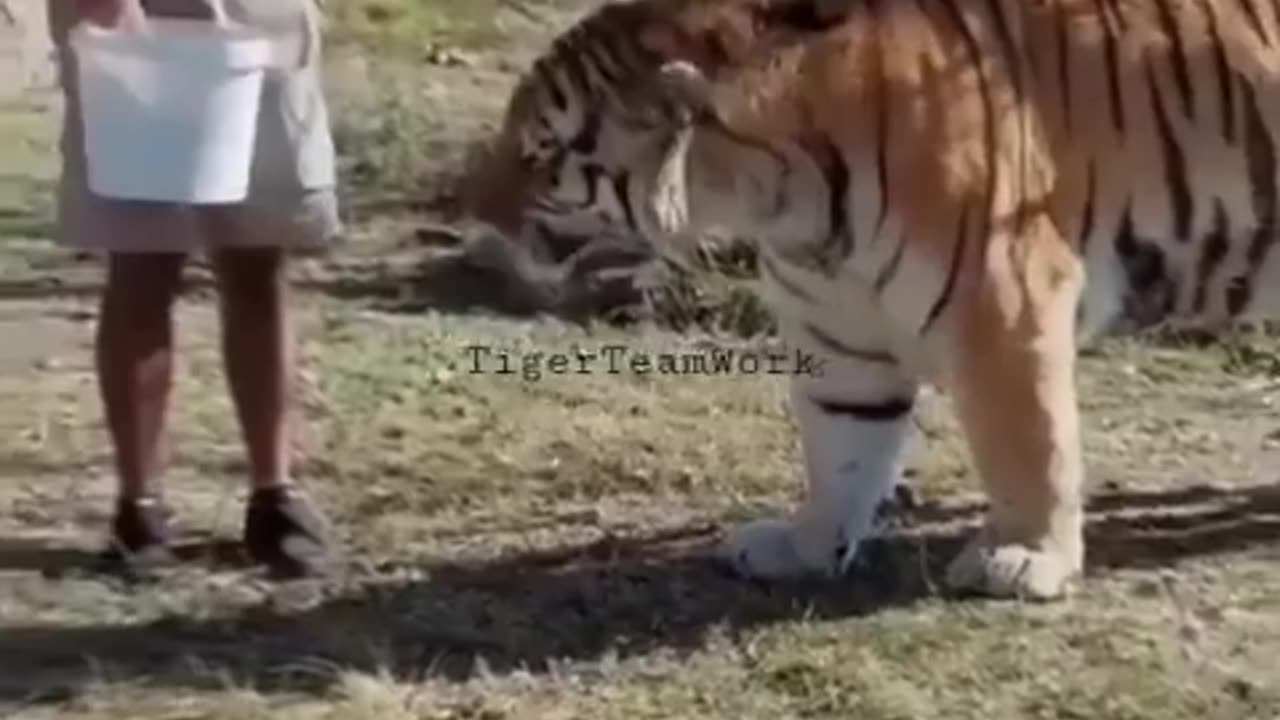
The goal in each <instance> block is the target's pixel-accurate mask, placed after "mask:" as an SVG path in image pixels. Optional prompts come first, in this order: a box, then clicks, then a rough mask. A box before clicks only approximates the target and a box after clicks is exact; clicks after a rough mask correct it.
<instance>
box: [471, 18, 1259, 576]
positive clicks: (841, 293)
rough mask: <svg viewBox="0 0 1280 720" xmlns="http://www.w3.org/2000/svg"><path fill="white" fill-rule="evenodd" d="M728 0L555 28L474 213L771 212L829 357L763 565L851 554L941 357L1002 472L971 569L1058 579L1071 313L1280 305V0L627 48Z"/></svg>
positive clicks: (1074, 517)
mask: <svg viewBox="0 0 1280 720" xmlns="http://www.w3.org/2000/svg"><path fill="white" fill-rule="evenodd" d="M814 1H815V2H816V0H814ZM804 4H805V3H804V2H799V1H798V0H791V1H789V2H788V1H787V0H778V2H773V3H767V2H759V3H755V5H758V6H774V7H781V6H788V7H791V8H792V10H790V12H792V13H796V12H797V11H796V10H795V8H796V7H797V6H799V5H804ZM720 5H722V6H723V7H724V9H722V10H720V11H719V12H722V13H725V14H730V13H732V12H734V11H735V10H734V9H735V8H738V7H739V6H740V5H744V3H734V2H723V3H714V2H711V3H707V2H694V1H690V2H683V3H682V2H670V1H664V0H637V2H635V3H634V4H632V5H627V6H622V7H621V8H606V9H605V10H604V11H602V12H601V13H600V14H599V15H597V16H596V18H595V23H596V24H595V25H591V24H590V22H591V21H588V24H587V25H584V26H583V28H582V29H580V30H578V31H576V32H577V35H576V36H575V35H574V34H573V33H571V34H570V36H571V37H575V38H576V39H575V40H574V41H573V42H570V43H565V44H560V45H557V46H556V47H555V48H554V49H553V50H552V51H551V52H550V53H549V55H548V56H546V57H544V58H543V59H542V60H541V61H540V62H539V63H538V64H537V65H536V66H535V70H534V73H533V74H532V75H531V76H530V77H529V79H528V82H526V83H525V84H524V85H522V86H521V88H520V90H518V91H517V93H516V95H515V98H514V101H513V103H512V105H511V112H510V113H509V114H508V116H507V118H506V120H505V124H504V126H503V127H502V129H501V132H500V138H501V143H500V148H501V152H500V153H499V155H502V153H505V155H502V159H503V161H504V162H505V163H506V167H508V168H510V170H511V171H510V174H509V175H507V176H506V178H507V179H506V181H505V182H503V183H501V184H494V185H493V186H492V187H493V189H492V192H493V197H492V198H491V202H490V209H492V208H497V207H500V208H502V209H503V211H502V212H497V213H494V212H488V213H485V212H481V213H480V214H481V219H487V220H489V221H490V222H492V223H493V224H495V225H497V226H499V227H500V228H503V229H504V230H505V231H506V232H508V233H511V234H514V235H519V234H521V233H550V234H557V233H565V234H568V235H581V234H582V233H613V234H616V235H619V236H625V237H631V238H635V239H636V240H638V241H645V242H649V243H652V244H653V245H654V246H655V247H658V248H659V249H661V250H662V251H663V252H665V253H670V254H672V255H673V256H679V255H680V254H681V252H682V251H683V250H684V249H685V248H687V247H688V245H689V244H690V242H691V238H695V237H698V236H699V234H700V233H701V232H702V231H703V230H705V229H708V228H712V227H718V228H726V229H729V230H731V231H733V232H735V233H736V234H738V235H740V236H745V237H751V238H754V239H755V240H756V241H757V243H758V246H759V251H760V254H761V268H762V276H763V279H764V281H765V284H766V287H767V289H768V291H769V294H770V297H771V299H772V303H773V307H774V309H775V310H776V312H777V315H778V320H779V324H780V327H781V332H782V334H783V335H784V336H785V338H786V339H787V340H788V341H789V342H790V343H791V344H793V345H795V346H798V347H801V348H805V349H808V350H810V351H813V352H816V353H819V354H821V355H822V356H824V357H825V358H826V366H825V367H826V372H825V373H823V374H822V375H821V376H818V377H797V378H796V379H795V380H794V381H793V383H792V387H791V401H792V405H793V410H794V412H795V414H796V416H797V419H798V424H799V427H800V432H801V434H802V444H803V448H804V454H805V459H806V464H807V476H808V492H807V497H806V499H805V500H804V501H803V502H802V504H801V506H800V507H799V508H798V509H797V510H795V511H794V513H792V514H791V515H790V516H789V517H787V518H782V519H765V520H759V521H756V522H752V523H749V524H746V525H744V526H742V527H738V528H736V529H734V530H733V531H732V532H731V533H730V534H729V536H728V537H727V538H726V539H725V541H724V542H723V544H722V547H721V549H720V552H721V553H722V557H723V558H724V559H725V560H726V561H727V562H728V563H730V564H731V565H732V566H733V567H734V568H736V569H737V570H738V571H739V572H741V573H743V574H744V575H747V576H753V577H759V578H790V577H797V576H803V575H813V574H816V575H833V574H838V573H840V572H842V571H844V569H845V567H846V566H847V564H848V563H849V561H850V559H851V558H852V557H853V556H854V553H855V551H856V550H857V548H858V545H859V543H860V541H861V540H863V539H864V538H865V537H866V536H867V535H868V533H869V532H871V530H872V520H873V514H874V508H875V507H876V505H877V503H878V501H879V500H880V499H881V498H882V497H883V495H884V494H885V493H886V492H887V490H888V488H889V487H890V484H891V481H892V479H893V477H894V475H895V472H896V467H897V464H898V461H899V456H900V454H901V451H902V446H903V440H904V438H905V437H906V435H907V431H908V423H909V414H910V412H911V409H912V403H913V399H914V398H915V397H916V394H917V389H918V387H919V386H920V384H921V383H923V382H932V383H936V384H938V385H939V386H940V387H942V388H944V389H945V390H946V391H947V392H948V393H949V394H950V396H951V398H952V400H953V403H954V407H955V410H956V412H957V417H958V419H959V420H960V423H961V426H962V427H963V431H964V433H965V436H966V440H967V442H968V444H969V447H970V449H971V451H972V454H973V457H974V461H975V466H976V469H977V470H978V473H979V474H980V475H981V477H982V480H983V483H984V486H985V489H986V493H987V496H988V499H989V501H990V502H989V511H988V515H987V518H986V523H985V525H984V527H983V528H982V529H981V530H980V531H979V532H978V533H977V534H976V535H975V536H974V537H973V538H972V539H971V541H970V542H969V544H968V545H967V547H966V548H965V549H964V550H963V551H962V552H961V553H960V555H959V556H957V557H956V558H955V559H954V560H953V561H952V563H951V565H950V567H949V570H948V576H947V579H948V582H949V584H950V585H951V586H952V587H954V588H957V589H962V590H973V591H979V592H985V593H988V594H991V595H996V596H1015V595H1016V596H1023V597H1028V598H1040V599H1049V598H1054V597H1058V596H1060V595H1061V594H1063V593H1064V592H1065V591H1067V590H1068V589H1069V588H1070V587H1072V585H1073V584H1074V582H1073V581H1074V580H1075V578H1077V577H1078V576H1079V574H1080V572H1081V570H1082V568H1083V564H1084V556H1085V552H1084V550H1085V549H1084V540H1083V498H1082V484H1083V476H1084V467H1083V461H1082V457H1081V446H1080V429H1079V416H1078V407H1077V399H1076V385H1075V381H1074V371H1075V354H1076V349H1077V346H1078V343H1079V342H1081V341H1082V340H1083V339H1084V338H1086V337H1089V336H1091V335H1094V334H1097V333H1099V332H1102V331H1115V330H1124V329H1131V328H1133V327H1137V326H1143V325H1148V324H1151V323H1155V322H1159V321H1173V320H1176V321H1181V322H1187V323H1196V324H1200V325H1207V326H1210V327H1213V326H1218V325H1221V324H1223V323H1226V322H1229V321H1233V320H1240V319H1245V318H1250V317H1265V316H1267V315H1268V313H1274V312H1275V311H1276V310H1277V309H1278V308H1280V266H1278V263H1280V253H1275V252H1273V251H1272V250H1273V247H1274V246H1275V244H1276V238H1277V232H1280V229H1278V228H1277V210H1278V206H1277V202H1278V199H1280V198H1278V197H1277V159H1276V137H1277V135H1276V133H1277V130H1278V129H1280V127H1278V125H1280V15H1278V13H1280V5H1277V4H1276V3H1274V2H1263V1H1262V0H847V1H846V2H844V3H843V8H842V9H841V10H840V12H839V13H837V15H838V16H837V17H834V18H833V17H832V16H830V15H824V16H822V17H823V19H824V22H823V23H814V25H813V26H812V27H799V26H797V25H796V24H792V25H789V26H779V27H778V28H777V29H776V30H775V31H774V32H773V33H772V34H771V35H770V37H768V38H763V39H761V40H759V41H755V42H751V43H748V44H747V45H745V46H744V51H743V52H742V53H741V54H740V55H738V56H736V57H735V58H733V59H732V60H731V61H728V62H719V63H717V62H716V59H715V58H708V57H707V56H706V55H698V54H697V53H693V52H685V53H683V54H682V53H681V49H680V48H675V49H674V50H671V51H670V52H667V53H666V54H665V55H664V54H663V52H662V50H661V48H660V49H659V50H657V51H654V52H653V53H651V54H650V55H649V56H648V61H649V62H650V64H649V65H645V64H644V63H639V64H638V65H637V64H633V65H632V67H633V68H635V67H641V68H644V72H643V73H641V76H639V77H637V75H636V73H635V72H634V71H633V72H632V73H631V74H630V75H629V76H628V77H627V79H626V80H625V81H620V80H618V79H615V78H614V77H613V67H614V66H615V65H616V64H617V63H616V61H615V60H613V59H612V58H611V57H610V54H611V53H617V54H618V55H622V54H623V53H625V52H632V51H634V50H635V48H637V47H639V43H638V41H637V40H636V37H637V36H643V31H644V30H645V28H643V27H639V28H635V27H632V26H629V25H628V24H627V23H626V22H625V18H626V17H627V16H626V13H627V12H640V11H641V10H640V9H641V8H644V9H645V12H650V13H655V14H662V13H667V14H670V15H671V16H672V17H676V18H679V17H683V16H685V15H693V14H696V13H699V12H710V13H714V12H716V11H715V10H712V9H708V8H713V7H715V6H720ZM622 8H630V9H622ZM610 13H612V15H611V14H610ZM609 17H617V18H623V20H624V21H623V22H622V23H621V24H618V25H614V24H612V23H611V22H610V21H608V20H607V18H609ZM662 47H665V48H671V47H672V46H671V45H670V44H668V45H665V46H662ZM624 49H625V50H624ZM495 157H496V156H495ZM1086 279H1087V282H1086Z"/></svg>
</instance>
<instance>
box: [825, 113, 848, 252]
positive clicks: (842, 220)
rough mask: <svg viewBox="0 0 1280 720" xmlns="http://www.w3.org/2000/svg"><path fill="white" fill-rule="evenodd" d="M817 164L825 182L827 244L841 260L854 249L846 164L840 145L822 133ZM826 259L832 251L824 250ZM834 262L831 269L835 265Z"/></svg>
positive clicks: (828, 248)
mask: <svg viewBox="0 0 1280 720" xmlns="http://www.w3.org/2000/svg"><path fill="white" fill-rule="evenodd" d="M818 166H819V167H821V168H822V175H823V178H824V179H825V180H826V184H827V192H828V196H827V228H828V230H827V241H826V245H827V247H826V248H824V249H825V250H830V249H831V247H832V246H835V248H836V249H837V250H838V253H837V257H839V258H840V260H841V261H844V260H845V259H846V258H848V257H849V253H851V252H853V233H852V232H851V231H850V228H849V208H848V204H847V203H848V200H849V166H848V165H847V164H845V161H844V156H843V155H842V154H841V153H840V148H838V147H836V145H835V143H833V142H832V141H831V138H830V137H828V136H826V135H823V136H822V138H821V139H820V140H819V148H818ZM826 255H827V258H828V259H829V258H830V257H831V254H830V253H829V252H828V253H826ZM838 266H839V263H834V264H832V265H831V268H832V269H834V268H835V267H838Z"/></svg>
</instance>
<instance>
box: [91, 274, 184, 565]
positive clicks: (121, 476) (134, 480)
mask: <svg viewBox="0 0 1280 720" xmlns="http://www.w3.org/2000/svg"><path fill="white" fill-rule="evenodd" d="M183 261H184V256H183V255H181V254H177V253H112V254H111V255H110V259H109V263H108V269H107V286H106V290H105V291H104V292H103V295H102V301H101V309H100V315H99V319H98V328H97V338H96V364H97V373H98V384H99V389H100V391H101V396H102V403H103V406H104V409H105V414H106V421H107V429H108V432H109V434H110V437H111V442H112V445H113V447H114V450H115V467H116V474H117V477H118V480H119V503H118V507H117V511H116V516H115V520H114V523H113V544H114V545H115V546H116V547H115V549H116V550H117V551H127V552H129V553H139V552H143V551H146V550H148V549H149V548H152V547H157V546H162V545H163V544H164V542H165V540H166V538H165V537H164V535H165V533H164V527H163V518H162V515H161V514H160V513H161V510H160V508H159V506H158V504H157V502H156V501H157V500H158V499H159V495H160V494H161V488H160V485H159V480H160V473H161V470H162V466H163V464H164V461H165V457H164V455H165V454H166V448H165V443H166V427H165V419H166V411H167V409H168V400H169V390H170V387H171V384H172V373H173V359H174V350H173V305H174V301H175V299H176V298H177V296H178V290H179V287H180V284H181V279H182V277H181V276H182V265H183Z"/></svg>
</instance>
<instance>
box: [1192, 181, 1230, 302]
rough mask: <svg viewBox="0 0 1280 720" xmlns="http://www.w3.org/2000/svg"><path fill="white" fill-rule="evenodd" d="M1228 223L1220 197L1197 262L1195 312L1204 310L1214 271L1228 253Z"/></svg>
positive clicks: (1214, 207) (1215, 205)
mask: <svg viewBox="0 0 1280 720" xmlns="http://www.w3.org/2000/svg"><path fill="white" fill-rule="evenodd" d="M1227 223H1228V220H1227V209H1226V208H1224V207H1223V206H1222V200H1221V199H1219V200H1217V201H1216V202H1214V204H1213V230H1212V231H1211V232H1210V233H1209V235H1208V236H1206V237H1205V239H1204V251H1203V252H1202V253H1201V255H1200V262H1199V263H1197V264H1196V293H1195V297H1194V299H1193V300H1192V305H1191V307H1192V310H1193V311H1194V312H1197V313H1198V312H1202V311H1203V310H1204V306H1205V302H1206V301H1207V300H1208V291H1209V281H1210V280H1211V279H1212V278H1213V271H1214V270H1217V269H1218V266H1219V265H1221V264H1222V259H1223V258H1224V257H1226V255H1227V248H1228V247H1229V245H1228V237H1229V235H1228V233H1229V232H1230V230H1229V228H1228V226H1227Z"/></svg>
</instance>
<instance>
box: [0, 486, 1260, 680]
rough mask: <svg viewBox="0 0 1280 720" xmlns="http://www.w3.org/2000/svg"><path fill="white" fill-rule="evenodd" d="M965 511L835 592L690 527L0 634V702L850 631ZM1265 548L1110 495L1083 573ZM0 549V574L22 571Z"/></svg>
mask: <svg viewBox="0 0 1280 720" xmlns="http://www.w3.org/2000/svg"><path fill="white" fill-rule="evenodd" d="M981 509H982V508H981V506H980V505H978V504H965V505H952V506H925V507H921V508H917V509H914V510H912V511H911V512H910V513H909V514H908V516H907V517H904V518H902V522H901V526H900V527H896V528H892V529H890V530H889V531H888V532H887V534H886V535H885V537H883V538H882V539H879V540H876V541H875V542H874V543H872V544H871V545H870V546H869V547H868V551H867V553H866V554H865V557H864V559H863V560H862V561H861V562H860V563H859V566H858V567H857V568H856V569H855V570H854V572H853V575H854V577H851V578H850V581H849V582H843V583H835V584H826V585H822V586H819V585H816V584H803V585H788V586H778V585H775V586H766V585H762V584H754V583H746V582H742V581H740V580H737V579H734V578H731V577H729V576H727V575H726V574H724V573H723V572H720V571H718V570H716V569H715V567H714V565H713V564H712V563H710V562H708V560H707V558H706V557H705V551H706V550H707V549H709V547H710V546H711V544H712V543H713V542H714V540H715V538H716V534H717V533H716V531H715V529H714V528H709V527H695V528H684V529H678V530H672V531H669V532H665V533H661V534H650V535H644V536H639V537H632V538H606V539H602V540H599V541H596V542H593V543H590V544H586V545H579V546H573V547H566V548H563V549H560V550H556V551H546V552H538V553H526V554H516V555H511V556H507V557H502V558H498V559H496V560H493V561H491V562H487V563H483V564H465V565H464V564H455V563H440V564H436V565H430V566H425V567H415V568H395V567H381V568H377V569H376V570H377V572H376V573H374V574H372V575H368V577H365V578H363V579H362V580H360V581H359V582H356V583H354V584H349V585H348V586H347V587H335V588H330V589H329V591H328V593H327V594H326V596H325V597H324V598H323V599H322V600H320V601H319V602H318V603H316V604H314V605H313V606H312V607H310V609H304V610H300V611H297V612H294V613H290V614H281V613H278V612H274V613H267V612H265V611H264V612H261V613H258V612H247V613H244V614H243V615H241V616H239V617H236V618H234V619H231V620H227V619H216V620H208V621H205V620H198V619H185V618H175V619H171V620H166V621H163V622H157V623H152V624H147V625H137V626H127V625H126V626H106V625H103V626H75V627H70V626H68V627H61V626H52V625H42V626H35V625H32V626H26V627H14V626H13V625H10V626H9V627H7V628H5V629H4V630H3V631H2V632H0V658H7V659H10V660H6V662H5V663H4V664H5V666H6V667H5V672H4V673H0V701H23V702H32V703H39V702H48V701H57V700H62V699H65V698H67V697H71V696H74V695H75V694H76V693H77V692H78V691H79V689H80V688H81V687H83V686H85V685H86V684H88V683H92V682H94V681H95V680H97V679H99V677H100V676H99V675H98V674H97V673H98V672H100V671H101V669H102V668H106V669H108V670H109V674H110V677H112V678H114V679H121V678H124V679H131V678H132V679H139V680H142V679H145V681H146V682H147V683H149V684H153V685H154V684H157V683H158V684H160V685H162V686H172V687H185V688H192V687H196V688H218V687H224V686H225V682H226V679H227V676H228V675H230V676H232V677H233V678H235V679H236V680H237V681H238V682H242V683H247V684H250V685H252V686H253V687H255V688H257V689H258V690H260V691H263V692H269V691H272V690H273V689H278V690H289V691H292V692H297V691H313V692H322V691H323V690H324V689H325V688H326V687H327V686H328V684H329V683H331V682H332V681H333V673H326V672H319V673H317V672H315V671H314V670H307V671H305V672H297V671H294V672H290V671H289V669H290V668H294V669H297V668H312V669H314V668H317V667H328V668H340V669H343V670H348V669H350V670H363V671H368V672H380V671H389V672H390V673H392V674H393V675H394V676H396V677H398V678H404V679H415V678H422V677H423V676H432V677H436V678H440V679H446V680H456V681H462V680H465V679H468V678H472V677H474V676H475V675H476V673H477V672H478V668H479V667H480V665H481V664H482V665H483V667H484V668H485V669H486V670H487V672H490V673H506V672H512V671H516V670H523V671H526V672H531V673H543V672H549V671H551V670H552V669H553V668H555V667H556V666H557V665H558V664H560V663H562V662H572V661H590V660H594V659H598V658H601V657H605V656H610V655H611V656H614V657H617V658H626V657H635V656H642V655H644V654H646V653H651V652H654V651H658V650H667V651H674V652H676V653H677V654H679V653H684V652H692V651H694V650H696V649H698V648H700V647H703V646H705V644H706V643H707V642H708V639H709V637H711V636H714V635H719V636H721V637H728V638H731V639H732V638H734V637H736V635H737V633H738V632H739V631H742V630H744V629H749V628H752V627H758V626H762V625H768V624H770V623H774V622H779V621H784V620H789V619H790V620H794V619H797V618H800V617H804V618H807V619H809V620H811V621H822V620H824V619H834V618H848V617H856V616H860V615H865V614H868V613H874V612H875V611H877V610H879V609H883V608H886V607H890V606H896V607H902V606H908V605H911V604H913V603H917V602H921V601H924V600H927V599H929V598H932V597H935V596H936V595H937V594H938V593H940V592H941V590H940V585H941V582H940V579H941V578H942V577H943V571H944V568H945V565H946V562H947V561H948V560H949V559H950V558H951V557H952V556H953V555H954V554H955V553H956V552H957V551H958V550H959V549H960V547H961V545H962V543H963V542H964V541H965V539H966V538H967V537H968V535H969V533H970V532H971V531H972V530H973V528H974V527H975V526H976V524H977V523H978V522H979V521H980V515H981ZM1277 540H1280V496H1278V495H1277V494H1276V492H1275V490H1274V489H1272V488H1243V489H1240V488H1237V489H1230V490H1228V489H1208V488H1205V489H1192V490H1182V491H1167V492H1156V493H1109V494H1104V495H1100V496H1097V497H1096V498H1094V500H1093V501H1092V502H1091V504H1090V523H1089V529H1088V541H1089V543H1090V545H1089V548H1090V564H1091V572H1094V573H1104V572H1107V571H1109V570H1113V569H1118V568H1152V567H1160V566H1164V565H1166V564H1168V563H1171V562H1174V561H1177V560H1180V559H1188V558H1193V557H1198V556H1206V555H1214V554H1221V553H1227V552H1233V551H1241V550H1246V549H1249V548H1254V547H1260V546H1264V545H1267V544H1274V543H1275V542H1277ZM4 547H5V546H4V544H3V543H0V569H5V568H8V569H13V567H14V566H15V565H18V566H21V565H22V563H21V562H18V563H14V562H13V561H12V559H13V558H12V553H10V554H6V553H5V551H4ZM31 559H32V558H30V557H27V558H26V562H27V565H28V567H29V566H30V565H32V563H31ZM62 560H64V561H65V560H66V558H65V557H64V558H62ZM370 578H375V579H370ZM376 578H383V579H381V580H379V579H376ZM394 578H399V579H394ZM13 658H21V661H20V662H14V661H13V660H12V659H13ZM85 658H94V659H95V663H96V664H90V663H87V662H86V661H85V660H84V659H85ZM193 660H194V662H192V661H193ZM95 667H96V668H97V670H96V671H95V670H94V668H95ZM198 668H204V670H202V671H201V670H198ZM210 668H213V669H216V670H217V672H210V671H209V669H210Z"/></svg>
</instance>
